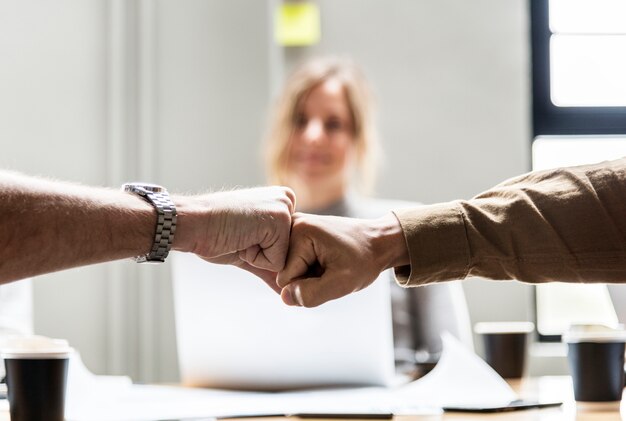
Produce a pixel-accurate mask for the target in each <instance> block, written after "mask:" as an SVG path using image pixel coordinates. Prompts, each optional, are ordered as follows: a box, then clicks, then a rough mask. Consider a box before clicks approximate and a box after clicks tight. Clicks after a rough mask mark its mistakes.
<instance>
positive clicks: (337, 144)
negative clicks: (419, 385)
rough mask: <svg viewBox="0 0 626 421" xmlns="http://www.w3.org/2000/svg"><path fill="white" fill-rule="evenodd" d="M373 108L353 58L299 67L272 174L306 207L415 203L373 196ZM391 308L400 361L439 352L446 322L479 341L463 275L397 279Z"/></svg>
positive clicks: (275, 128) (369, 210) (369, 214)
mask: <svg viewBox="0 0 626 421" xmlns="http://www.w3.org/2000/svg"><path fill="white" fill-rule="evenodd" d="M373 108H374V104H373V99H372V94H371V91H370V88H369V86H368V84H367V82H366V80H365V78H364V76H363V74H362V73H361V71H360V70H359V69H358V68H357V67H356V66H355V64H354V63H352V62H351V61H349V60H345V59H340V58H333V57H326V58H318V59H314V60H311V61H309V62H306V63H304V64H303V65H301V66H300V67H298V68H297V69H296V70H295V72H294V73H293V74H292V75H291V77H290V78H289V79H288V80H287V82H286V83H285V86H284V88H283V91H282V93H281V95H280V96H279V98H278V101H277V103H276V105H275V109H274V110H273V113H272V115H271V117H270V122H269V131H268V134H267V139H266V144H265V147H266V149H265V151H266V168H267V172H268V178H269V182H270V183H271V184H277V185H285V186H289V187H291V188H292V189H293V190H294V191H295V193H296V197H297V210H298V211H300V212H307V213H315V214H321V215H336V216H348V217H358V218H377V217H380V216H382V215H383V214H385V213H387V212H389V211H390V210H391V209H397V208H400V207H406V206H414V205H415V203H408V202H399V201H390V200H381V199H373V198H369V197H368V196H367V195H368V194H369V193H371V191H372V189H373V184H374V181H375V178H376V168H377V164H378V160H379V158H380V155H381V154H380V148H379V144H378V139H377V133H376V127H375V120H374V110H373ZM390 277H391V278H392V276H391V275H390ZM392 308H393V324H394V326H393V328H394V344H395V348H396V360H397V362H399V363H402V362H404V363H408V366H412V364H413V363H415V362H433V360H436V358H437V356H438V354H439V352H440V351H441V341H440V338H439V334H440V333H441V332H442V331H444V330H448V331H450V332H451V333H452V334H454V335H455V336H457V337H458V338H459V339H461V340H462V341H463V342H464V343H466V344H467V345H469V346H470V347H471V346H472V336H471V331H470V328H469V318H468V314H467V306H466V303H465V297H464V295H463V290H462V288H461V286H460V285H458V284H456V283H449V284H441V285H432V286H428V287H420V288H413V289H410V290H409V289H406V290H405V289H403V288H400V287H399V286H397V285H396V284H395V282H393V285H392Z"/></svg>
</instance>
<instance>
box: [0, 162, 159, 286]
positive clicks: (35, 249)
mask: <svg viewBox="0 0 626 421" xmlns="http://www.w3.org/2000/svg"><path fill="white" fill-rule="evenodd" d="M0 215H1V218H0V283H6V282H9V281H13V280H17V279H21V278H25V277H29V276H34V275H39V274H42V273H46V272H52V271H57V270H61V269H66V268H70V267H74V266H82V265H87V264H93V263H100V262H105V261H110V260H116V259H122V258H126V257H132V256H136V255H140V254H143V253H146V252H147V251H148V250H149V249H150V246H151V244H152V238H153V235H154V229H155V211H154V210H153V208H152V207H151V205H150V204H148V203H146V202H144V201H143V200H142V199H141V198H139V197H137V196H134V195H131V194H128V193H124V192H122V191H117V190H112V189H104V188H93V187H85V186H80V185H76V184H70V183H59V182H51V181H47V180H42V179H37V178H32V177H26V176H22V175H19V174H16V173H10V172H0Z"/></svg>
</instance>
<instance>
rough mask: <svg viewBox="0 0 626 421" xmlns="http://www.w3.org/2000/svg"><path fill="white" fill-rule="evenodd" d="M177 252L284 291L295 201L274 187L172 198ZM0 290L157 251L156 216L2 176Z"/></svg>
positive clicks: (76, 190)
mask: <svg viewBox="0 0 626 421" xmlns="http://www.w3.org/2000/svg"><path fill="white" fill-rule="evenodd" d="M172 200H173V201H174V203H175V205H176V209H177V213H178V223H177V231H176V234H175V236H174V242H173V249H174V250H180V251H184V252H193V253H196V254H197V255H199V256H201V257H203V258H205V259H207V260H210V261H215V262H218V263H230V264H236V265H237V266H240V267H242V268H244V269H247V270H250V271H252V272H253V273H255V274H257V275H258V276H260V277H261V278H263V279H264V280H265V281H266V282H268V283H269V284H270V285H271V286H273V287H274V288H275V289H276V286H275V283H274V280H275V272H277V271H279V270H280V269H282V267H283V265H284V261H285V256H286V253H287V247H288V240H289V230H290V226H291V214H292V212H293V209H294V206H295V196H294V195H293V192H291V190H289V189H286V188H282V187H267V188H257V189H249V190H240V191H232V192H221V193H215V194H205V195H198V196H172ZM0 215H1V217H0V284H1V283H6V282H10V281H15V280H18V279H22V278H26V277H30V276H35V275H40V274H43V273H48V272H54V271H58V270H62V269H67V268H71V267H76V266H82V265H88V264H94V263H100V262H106V261H111V260H117V259H123V258H129V257H133V256H138V255H142V254H145V253H147V252H148V251H149V250H150V247H151V246H152V242H153V239H154V234H155V227H156V211H155V210H154V208H153V207H152V205H150V204H149V203H147V202H145V201H144V200H143V199H141V198H140V197H138V196H136V195H134V194H130V193H126V192H123V191H120V190H115V189H107V188H99V187H88V186H82V185H78V184H72V183H64V182H58V181H51V180H44V179H39V178H34V177H28V176H24V175H21V174H17V173H13V172H7V171H0Z"/></svg>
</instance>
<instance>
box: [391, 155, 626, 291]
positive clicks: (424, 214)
mask: <svg viewBox="0 0 626 421" xmlns="http://www.w3.org/2000/svg"><path fill="white" fill-rule="evenodd" d="M394 213H395V215H396V216H397V218H398V220H399V221H400V225H401V226H402V229H403V231H404V236H405V239H406V243H407V247H408V250H409V255H410V262H411V264H410V266H406V267H401V268H396V277H397V280H398V283H400V284H401V285H403V286H416V285H422V284H428V283H433V282H442V281H447V280H452V279H463V278H466V277H470V276H479V277H483V278H489V279H517V280H520V281H523V282H532V283H539V282H548V281H562V282H607V283H611V282H615V283H617V282H626V158H622V159H619V160H616V161H608V162H603V163H600V164H595V165H585V166H579V167H570V168H560V169H554V170H547V171H537V172H532V173H528V174H525V175H522V176H519V177H516V178H512V179H510V180H507V181H505V182H503V183H501V184H499V185H497V186H495V187H494V188H492V189H490V190H487V191H486V192H484V193H481V194H479V195H478V196H476V197H474V198H472V199H470V200H467V201H454V202H449V203H443V204H437V205H430V206H422V207H419V208H413V209H406V210H398V211H395V212H394Z"/></svg>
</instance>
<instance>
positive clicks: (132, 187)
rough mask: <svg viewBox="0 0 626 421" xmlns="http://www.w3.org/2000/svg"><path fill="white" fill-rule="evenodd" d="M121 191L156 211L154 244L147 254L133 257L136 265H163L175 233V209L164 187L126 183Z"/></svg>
mask: <svg viewBox="0 0 626 421" xmlns="http://www.w3.org/2000/svg"><path fill="white" fill-rule="evenodd" d="M122 189H123V190H124V191H126V192H129V193H134V194H136V195H138V196H139V197H141V198H142V199H144V200H145V201H146V202H148V203H150V204H151V205H152V206H154V208H155V209H156V211H157V223H156V233H155V234H154V243H153V244H152V248H151V249H150V252H149V253H148V254H145V255H143V256H137V257H135V258H134V259H135V261H136V262H137V263H163V262H165V258H166V257H167V254H168V253H169V252H170V249H171V248H172V242H173V241H174V233H175V232H176V207H175V206H174V202H172V199H170V195H169V194H168V193H167V190H166V189H165V188H164V187H161V186H158V185H156V184H146V183H126V184H124V185H123V186H122Z"/></svg>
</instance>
